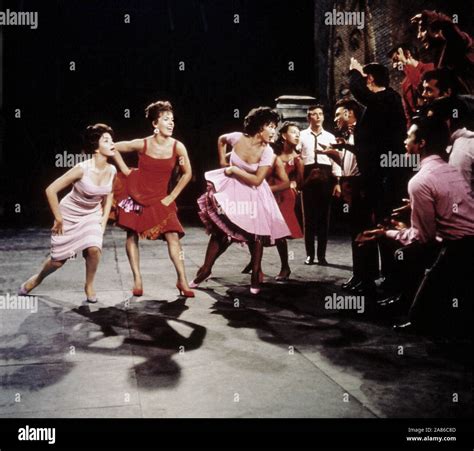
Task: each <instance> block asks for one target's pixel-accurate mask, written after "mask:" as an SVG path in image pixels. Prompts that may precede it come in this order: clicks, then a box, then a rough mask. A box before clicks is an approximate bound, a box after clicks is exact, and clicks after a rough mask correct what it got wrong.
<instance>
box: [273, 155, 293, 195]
mask: <svg viewBox="0 0 474 451" xmlns="http://www.w3.org/2000/svg"><path fill="white" fill-rule="evenodd" d="M274 168H275V173H276V176H277V177H278V179H279V180H280V182H279V183H275V184H274V185H270V189H271V190H272V193H277V192H279V191H284V190H285V189H288V188H289V187H290V179H289V178H288V174H287V173H286V171H285V165H284V164H283V162H282V161H281V159H280V158H279V157H276V158H275V163H274Z"/></svg>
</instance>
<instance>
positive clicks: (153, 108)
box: [145, 100, 173, 123]
mask: <svg viewBox="0 0 474 451" xmlns="http://www.w3.org/2000/svg"><path fill="white" fill-rule="evenodd" d="M166 112H169V113H172V112H173V107H172V106H171V103H170V102H168V101H167V100H158V101H157V102H153V103H150V105H148V106H147V107H146V108H145V117H146V118H147V119H148V120H149V121H150V122H151V123H153V122H154V121H156V120H158V119H159V117H160V115H161V114H162V113H166Z"/></svg>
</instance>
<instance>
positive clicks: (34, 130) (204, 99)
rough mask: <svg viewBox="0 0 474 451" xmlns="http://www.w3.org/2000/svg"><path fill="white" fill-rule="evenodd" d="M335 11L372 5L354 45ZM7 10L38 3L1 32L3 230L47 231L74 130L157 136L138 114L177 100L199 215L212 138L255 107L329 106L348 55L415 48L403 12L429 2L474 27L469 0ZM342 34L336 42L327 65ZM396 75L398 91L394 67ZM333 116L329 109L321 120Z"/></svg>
mask: <svg viewBox="0 0 474 451" xmlns="http://www.w3.org/2000/svg"><path fill="white" fill-rule="evenodd" d="M334 7H337V8H338V10H346V11H355V10H357V11H363V10H366V11H370V14H369V16H366V28H365V29H364V30H362V31H363V33H362V37H361V38H360V39H361V41H360V48H359V50H354V48H353V47H352V48H351V44H350V38H351V36H352V34H353V33H354V27H350V26H341V27H328V26H326V25H325V24H324V13H325V12H326V11H332V9H333V8H334ZM7 8H9V9H11V10H13V11H38V13H39V27H38V29H36V30H31V29H30V28H29V27H15V26H3V27H0V56H1V59H0V74H1V75H2V76H3V77H2V83H1V86H2V91H1V93H2V94H3V95H1V96H0V107H1V111H0V113H1V114H0V193H1V196H0V227H1V226H4V227H5V226H6V227H21V226H26V227H27V226H31V225H50V223H51V214H50V212H49V208H48V205H47V202H46V199H45V196H44V189H45V188H46V186H47V185H48V184H49V183H51V182H52V181H53V180H54V179H55V178H56V177H58V176H59V175H61V174H62V173H64V172H65V170H66V169H65V168H57V167H56V166H55V162H56V155H57V154H62V153H63V152H64V151H67V152H68V153H72V152H80V149H81V133H82V131H83V130H84V129H85V127H86V126H87V125H89V124H92V123H95V122H105V123H107V124H109V125H111V126H112V127H113V128H114V130H115V132H116V140H123V139H132V138H139V137H144V136H147V135H149V134H151V133H152V127H151V125H150V124H149V123H148V121H146V119H145V118H144V108H145V107H146V106H147V105H148V104H149V103H151V102H152V101H156V100H159V99H167V100H170V101H171V102H172V104H173V106H174V110H175V122H176V127H175V137H176V138H177V139H179V140H181V141H182V142H183V143H184V144H185V145H186V147H187V149H188V152H189V154H190V158H191V163H192V166H193V171H194V179H193V181H192V182H191V183H190V184H189V185H188V187H186V189H185V190H184V191H183V193H182V195H181V196H180V198H179V199H178V205H179V207H180V217H181V218H182V219H183V220H184V221H185V222H189V221H192V222H194V221H196V216H197V215H196V209H197V208H196V202H195V200H196V197H197V195H198V194H199V193H201V192H202V191H203V189H204V179H203V173H204V172H205V171H206V170H209V169H213V168H215V167H216V166H217V155H216V140H217V137H218V136H219V135H220V134H222V133H224V132H229V131H234V130H241V127H242V121H243V118H244V116H245V115H246V113H247V112H248V110H249V109H250V108H252V107H255V106H260V105H269V106H275V98H276V97H278V96H280V95H289V94H292V95H298V94H299V95H312V96H314V97H316V98H318V99H321V100H322V101H323V102H325V103H326V104H329V106H331V104H333V102H334V100H335V99H336V97H337V96H338V92H339V90H340V88H341V87H343V86H345V84H347V78H346V73H347V72H346V70H347V69H348V66H349V60H350V57H351V56H356V57H358V58H359V59H360V60H361V62H366V63H367V62H370V61H371V60H373V59H375V60H376V61H378V62H380V63H382V64H386V65H389V64H390V61H389V60H388V58H387V56H386V53H387V51H388V50H389V49H390V48H391V47H392V46H393V45H395V44H397V43H400V42H408V43H411V44H415V45H417V44H418V43H417V41H416V30H415V29H414V28H413V27H411V26H410V21H409V19H410V17H411V16H412V15H414V14H416V13H418V12H420V11H421V10H422V9H425V8H427V9H438V10H441V11H443V12H445V13H446V14H450V15H451V14H453V13H456V14H458V16H459V17H458V18H459V26H460V28H461V29H462V30H464V31H468V32H469V33H471V35H474V22H473V21H472V17H473V8H474V1H473V0H450V1H449V2H447V1H445V0H414V1H409V0H294V1H291V0H95V1H94V0H47V1H45V0H36V1H35V0H24V1H20V0H16V1H8V0H0V9H1V10H3V11H5V10H6V9H7ZM125 14H129V15H130V22H131V23H130V24H126V23H125V22H124V16H125ZM234 14H239V16H240V23H239V24H235V23H234ZM369 31H370V32H372V33H373V37H374V39H373V41H372V44H371V45H369V44H368V43H367V42H365V44H364V40H369V38H368V36H369V34H370V33H369ZM336 39H340V43H342V49H343V50H342V53H341V55H340V56H338V57H336V58H334V59H333V60H331V58H330V55H331V54H332V53H334V48H335V42H336ZM364 45H365V46H366V47H367V48H369V47H370V48H371V51H370V52H367V51H362V50H361V49H362V48H363V47H364ZM428 59H429V58H428ZM364 60H365V61H364ZM180 61H182V62H184V63H185V70H184V71H179V63H180ZM290 61H292V62H294V71H290V70H288V63H289V62H290ZM331 61H332V62H331ZM70 62H74V63H75V65H76V68H75V71H71V70H70ZM391 77H392V86H393V87H394V88H395V89H398V88H399V82H400V80H401V74H399V73H396V72H394V71H392V72H391ZM16 108H20V109H21V114H22V117H21V119H15V118H14V111H15V109H16ZM125 109H129V110H130V118H129V119H127V118H125V117H124V110H125ZM235 109H238V110H239V113H240V117H239V118H235V117H234V110H235ZM331 123H332V118H331V111H328V114H327V115H326V122H325V128H327V129H329V130H330V129H331V125H332V124H331ZM127 162H128V163H129V164H131V165H136V161H134V160H133V158H131V159H128V160H127ZM18 206H19V207H20V213H18V212H16V209H18ZM333 210H336V211H335V213H336V215H337V203H335V208H334V209H333ZM337 224H338V220H337V216H335V217H334V220H333V221H332V225H333V226H334V225H337Z"/></svg>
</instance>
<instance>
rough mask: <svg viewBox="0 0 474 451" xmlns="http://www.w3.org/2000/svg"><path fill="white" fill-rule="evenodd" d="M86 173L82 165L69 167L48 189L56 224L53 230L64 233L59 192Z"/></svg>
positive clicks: (50, 206)
mask: <svg viewBox="0 0 474 451" xmlns="http://www.w3.org/2000/svg"><path fill="white" fill-rule="evenodd" d="M83 175H84V170H83V169H82V167H80V166H74V167H73V168H71V169H69V171H67V172H66V173H65V174H63V175H62V176H61V177H59V178H57V179H56V180H55V181H54V182H53V183H51V184H50V185H49V186H48V187H47V188H46V189H45V193H46V198H47V199H48V204H49V208H50V209H51V212H52V213H53V216H54V226H53V232H54V233H57V234H59V235H62V233H63V231H62V223H63V217H62V215H61V211H60V210H59V199H58V193H59V191H62V190H63V189H65V188H67V187H68V186H70V185H72V184H73V183H74V182H76V181H77V180H80V179H81V178H82V176H83Z"/></svg>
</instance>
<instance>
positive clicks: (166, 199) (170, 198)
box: [161, 195, 174, 207]
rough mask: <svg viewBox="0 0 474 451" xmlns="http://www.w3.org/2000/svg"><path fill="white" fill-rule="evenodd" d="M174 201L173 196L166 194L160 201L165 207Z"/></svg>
mask: <svg viewBox="0 0 474 451" xmlns="http://www.w3.org/2000/svg"><path fill="white" fill-rule="evenodd" d="M173 202H174V198H173V196H170V195H168V196H166V197H164V198H163V199H161V203H162V204H163V205H164V206H165V207H169V206H170V205H171V204H172V203H173Z"/></svg>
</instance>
